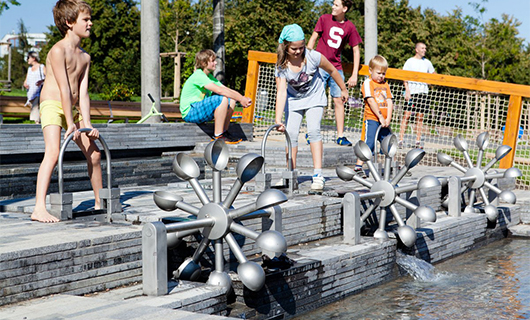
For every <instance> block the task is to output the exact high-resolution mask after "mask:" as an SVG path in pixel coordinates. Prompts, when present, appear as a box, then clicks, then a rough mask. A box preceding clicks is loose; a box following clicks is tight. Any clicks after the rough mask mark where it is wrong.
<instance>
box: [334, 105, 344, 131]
mask: <svg viewBox="0 0 530 320" xmlns="http://www.w3.org/2000/svg"><path fill="white" fill-rule="evenodd" d="M333 103H334V104H335V122H336V123H337V137H343V136H344V118H345V116H344V103H342V99H341V98H340V97H339V98H333Z"/></svg>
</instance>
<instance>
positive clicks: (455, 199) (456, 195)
mask: <svg viewBox="0 0 530 320" xmlns="http://www.w3.org/2000/svg"><path fill="white" fill-rule="evenodd" d="M447 197H448V200H449V202H448V205H447V213H448V214H449V216H450V217H460V215H461V214H462V203H461V198H462V181H460V177H455V176H452V177H449V179H448V195H447Z"/></svg>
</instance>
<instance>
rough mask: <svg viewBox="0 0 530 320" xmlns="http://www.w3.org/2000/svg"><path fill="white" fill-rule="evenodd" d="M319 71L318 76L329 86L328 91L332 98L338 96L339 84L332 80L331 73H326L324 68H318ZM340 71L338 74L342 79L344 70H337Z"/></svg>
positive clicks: (339, 92)
mask: <svg viewBox="0 0 530 320" xmlns="http://www.w3.org/2000/svg"><path fill="white" fill-rule="evenodd" d="M318 71H319V72H320V76H321V77H322V80H324V83H325V84H326V85H327V86H328V87H329V93H330V94H331V96H332V97H333V98H340V94H341V90H340V87H339V85H338V84H337V83H336V82H335V80H333V78H332V77H331V75H330V74H329V73H327V72H326V71H325V70H324V69H322V68H320V69H318ZM337 71H339V73H340V76H341V77H342V80H344V72H342V70H337Z"/></svg>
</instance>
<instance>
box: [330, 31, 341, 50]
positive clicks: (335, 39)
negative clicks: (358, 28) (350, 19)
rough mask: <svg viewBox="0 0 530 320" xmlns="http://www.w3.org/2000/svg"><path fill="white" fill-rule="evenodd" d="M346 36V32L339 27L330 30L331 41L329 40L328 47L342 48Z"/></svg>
mask: <svg viewBox="0 0 530 320" xmlns="http://www.w3.org/2000/svg"><path fill="white" fill-rule="evenodd" d="M343 34H344V30H342V29H341V28H338V27H331V28H330V29H329V37H330V38H331V39H328V46H330V47H331V48H334V49H338V48H340V45H341V43H342V37H341V36H342V35H343Z"/></svg>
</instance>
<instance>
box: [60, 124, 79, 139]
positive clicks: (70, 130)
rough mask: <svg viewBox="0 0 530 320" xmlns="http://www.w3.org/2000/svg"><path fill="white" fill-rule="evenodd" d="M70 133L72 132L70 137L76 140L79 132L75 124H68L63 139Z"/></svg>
mask: <svg viewBox="0 0 530 320" xmlns="http://www.w3.org/2000/svg"><path fill="white" fill-rule="evenodd" d="M72 133H73V134H74V137H73V138H72V139H73V140H77V138H79V136H80V134H81V133H80V132H79V131H77V128H76V126H75V124H72V125H70V126H68V128H67V129H66V132H65V133H64V140H66V139H68V136H69V135H70V134H72Z"/></svg>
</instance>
